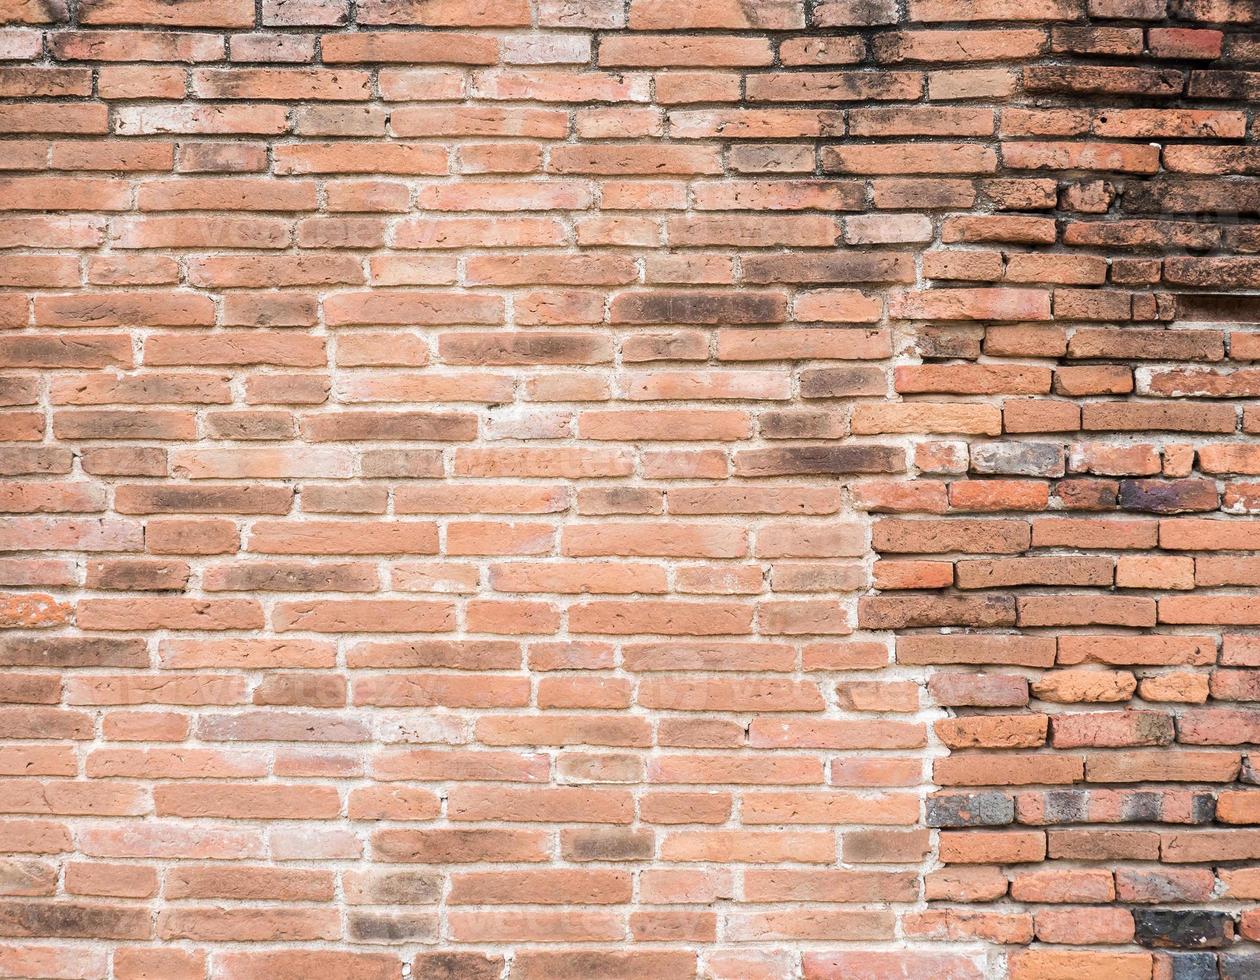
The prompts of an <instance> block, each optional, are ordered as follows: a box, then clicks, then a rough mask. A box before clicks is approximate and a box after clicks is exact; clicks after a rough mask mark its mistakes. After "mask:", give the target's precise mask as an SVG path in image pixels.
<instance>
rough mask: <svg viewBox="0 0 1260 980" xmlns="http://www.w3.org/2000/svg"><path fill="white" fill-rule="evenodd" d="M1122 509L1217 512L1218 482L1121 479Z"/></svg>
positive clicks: (1181, 512) (1159, 511) (1151, 511)
mask: <svg viewBox="0 0 1260 980" xmlns="http://www.w3.org/2000/svg"><path fill="white" fill-rule="evenodd" d="M1120 506H1121V507H1122V508H1124V509H1125V510H1137V511H1144V512H1146V513H1150V514H1188V513H1195V512H1202V511H1212V510H1216V508H1217V507H1218V506H1220V498H1219V496H1218V494H1217V492H1216V481H1215V480H1121V481H1120Z"/></svg>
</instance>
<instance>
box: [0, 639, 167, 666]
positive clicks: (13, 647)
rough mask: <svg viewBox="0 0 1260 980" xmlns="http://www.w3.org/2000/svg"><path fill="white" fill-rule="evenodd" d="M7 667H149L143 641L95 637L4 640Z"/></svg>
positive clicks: (0, 652)
mask: <svg viewBox="0 0 1260 980" xmlns="http://www.w3.org/2000/svg"><path fill="white" fill-rule="evenodd" d="M0 665H3V666H6V667H147V666H149V654H148V647H147V645H146V644H145V641H144V640H142V639H138V638H137V639H114V638H112V637H95V636H47V637H43V636H14V637H7V638H5V639H3V640H0Z"/></svg>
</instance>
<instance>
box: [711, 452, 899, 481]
mask: <svg viewBox="0 0 1260 980" xmlns="http://www.w3.org/2000/svg"><path fill="white" fill-rule="evenodd" d="M735 469H736V472H737V473H738V474H739V475H741V476H808V475H810V474H826V473H904V472H905V469H906V455H905V450H903V449H901V448H899V447H897V446H791V447H786V446H785V447H784V448H782V449H749V450H745V451H743V452H739V453H736V454H735Z"/></svg>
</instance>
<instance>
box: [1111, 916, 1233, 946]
mask: <svg viewBox="0 0 1260 980" xmlns="http://www.w3.org/2000/svg"><path fill="white" fill-rule="evenodd" d="M1133 923H1134V926H1135V930H1136V931H1135V933H1134V936H1135V939H1136V941H1137V942H1138V943H1139V944H1140V945H1142V946H1155V947H1164V948H1172V949H1216V948H1219V947H1221V946H1224V945H1225V944H1226V943H1227V942H1229V941H1230V940H1232V939H1233V938H1234V920H1233V919H1232V918H1231V917H1230V916H1229V915H1228V914H1227V913H1225V912H1214V911H1210V910H1207V909H1134V910H1133Z"/></svg>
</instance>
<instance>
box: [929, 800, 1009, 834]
mask: <svg viewBox="0 0 1260 980" xmlns="http://www.w3.org/2000/svg"><path fill="white" fill-rule="evenodd" d="M1014 820H1015V801H1014V800H1013V799H1012V798H1011V797H1009V796H1007V795H1006V794H1005V793H967V794H959V795H956V796H929V797H928V799H927V825H928V826H929V827H999V826H1002V825H1004V824H1008V823H1012V822H1013V821H1014Z"/></svg>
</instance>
